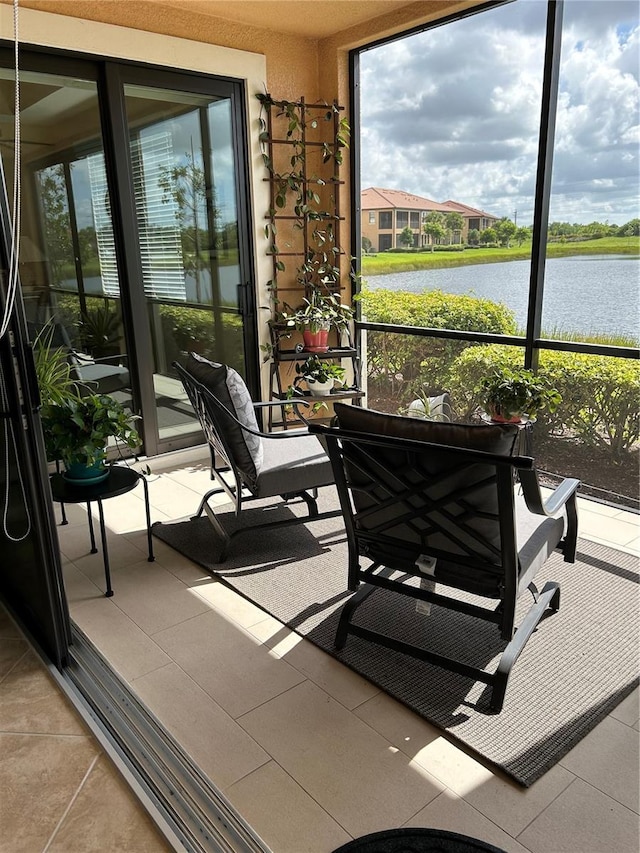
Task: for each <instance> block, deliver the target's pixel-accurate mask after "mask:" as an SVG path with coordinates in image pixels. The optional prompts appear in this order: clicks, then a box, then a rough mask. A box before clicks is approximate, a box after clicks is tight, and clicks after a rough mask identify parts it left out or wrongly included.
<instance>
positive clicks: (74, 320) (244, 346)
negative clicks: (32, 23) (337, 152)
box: [0, 51, 258, 455]
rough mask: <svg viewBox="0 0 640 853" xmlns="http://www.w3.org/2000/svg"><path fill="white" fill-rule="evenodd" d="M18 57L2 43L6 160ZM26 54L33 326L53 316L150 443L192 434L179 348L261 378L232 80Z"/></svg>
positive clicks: (24, 228) (0, 134)
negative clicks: (180, 373)
mask: <svg viewBox="0 0 640 853" xmlns="http://www.w3.org/2000/svg"><path fill="white" fill-rule="evenodd" d="M12 59H13V57H12V56H11V55H10V54H9V52H6V53H5V52H3V51H0V103H2V104H3V105H4V109H3V112H4V113H5V122H4V124H3V125H0V155H1V156H2V161H3V165H4V169H5V173H6V174H7V175H11V174H12V172H13V158H14V146H13V134H12V131H13V125H12V120H11V121H10V119H11V111H12V107H13V95H14V72H13V69H12V68H11V64H12ZM21 62H22V65H23V69H22V70H21V75H20V91H21V130H22V132H21V137H22V138H21V160H22V164H21V165H22V168H21V178H22V180H21V189H22V224H21V229H20V233H21V251H20V262H21V266H20V273H21V283H22V289H23V294H24V299H25V306H26V315H27V320H28V324H29V333H30V337H31V338H32V339H33V338H34V337H35V336H36V335H37V334H38V331H39V330H40V329H42V327H43V325H44V324H46V323H50V324H52V328H53V329H54V342H55V343H56V344H58V345H60V346H64V347H66V348H67V349H68V350H69V351H70V352H75V353H79V357H80V359H81V360H82V362H81V363H82V364H91V365H92V368H93V369H92V375H95V374H96V369H95V368H94V365H97V366H98V371H97V372H98V373H99V375H100V380H99V382H97V383H95V384H94V385H93V386H92V387H91V390H93V391H98V392H103V393H109V394H112V395H113V396H114V397H116V398H117V399H118V400H119V401H120V402H122V403H123V404H124V405H125V406H127V407H128V408H130V409H131V410H132V411H134V412H135V413H137V414H139V415H141V420H140V422H139V431H140V433H141V435H142V437H143V443H144V446H143V452H144V453H145V454H147V455H156V454H158V453H160V452H163V451H167V450H172V449H176V448H179V447H185V446H189V445H190V444H195V443H199V442H200V441H201V440H202V439H201V434H200V432H199V428H198V425H197V422H196V420H195V418H194V415H193V411H192V409H191V406H190V404H189V403H188V401H187V399H186V396H185V394H184V392H183V390H182V386H181V383H180V381H179V380H178V377H177V375H176V373H175V371H174V369H173V367H172V364H173V363H174V362H175V361H178V362H182V361H184V360H185V359H186V357H187V354H188V353H189V352H190V351H196V352H198V353H201V354H202V355H204V356H206V357H208V358H210V359H213V360H216V361H220V362H224V363H227V364H231V365H233V367H235V368H236V369H237V370H238V371H239V372H240V373H241V374H242V375H244V376H245V377H246V378H247V381H248V384H249V386H250V387H251V388H252V390H253V391H254V392H256V391H257V390H258V389H257V387H256V386H257V370H258V368H257V348H256V344H255V334H256V333H255V328H254V326H253V310H252V304H253V287H252V274H251V265H250V262H249V258H250V250H251V247H250V240H249V236H248V235H249V231H250V229H249V224H248V204H247V203H246V200H247V168H246V154H245V150H246V144H245V128H244V113H243V104H244V100H243V89H242V85H241V84H240V83H238V82H236V81H230V80H223V79H218V78H205V77H203V76H202V75H190V74H185V73H182V72H172V71H165V70H161V69H149V68H137V67H134V66H132V65H129V64H127V65H120V64H119V63H112V62H109V63H101V62H97V61H96V62H92V61H89V60H86V61H85V60H76V59H68V60H66V59H64V60H63V59H60V58H58V59H56V60H53V59H52V58H47V57H44V56H42V55H39V56H38V55H35V54H34V55H30V54H29V53H28V52H27V51H25V52H24V53H23V54H22V56H21ZM2 63H4V67H1V65H2ZM54 66H55V73H53V68H54ZM10 131H11V132H10ZM247 353H248V354H249V355H248V356H247ZM74 358H75V355H74ZM254 362H255V364H254Z"/></svg>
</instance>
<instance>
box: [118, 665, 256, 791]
mask: <svg viewBox="0 0 640 853" xmlns="http://www.w3.org/2000/svg"><path fill="white" fill-rule="evenodd" d="M132 687H133V689H134V690H135V692H136V694H137V695H138V696H139V697H140V699H142V701H143V702H144V703H145V705H146V706H147V708H149V710H150V711H151V712H152V713H153V714H154V715H155V716H156V717H157V718H158V719H159V720H160V722H161V723H162V724H163V725H164V726H165V727H166V728H167V730H168V731H169V733H170V734H171V735H173V737H174V738H175V739H176V741H177V742H178V743H179V744H180V746H181V747H182V748H183V749H184V750H185V751H186V752H187V753H188V754H189V755H190V756H191V758H192V759H193V760H194V761H195V762H196V763H197V765H198V767H200V768H201V770H202V771H203V772H204V773H206V774H207V776H208V777H209V779H211V781H212V782H213V783H214V785H216V786H217V787H218V788H226V787H228V786H229V785H231V784H233V783H234V782H236V781H237V780H238V779H241V778H242V777H243V776H246V774H247V773H251V772H252V771H253V770H255V769H256V768H257V767H260V766H261V765H262V764H265V763H266V762H267V761H269V756H268V755H267V753H266V752H265V751H264V750H263V749H262V748H261V747H259V746H258V744H257V743H256V742H255V741H254V740H253V738H252V737H250V736H249V735H248V734H247V733H246V732H245V730H244V729H242V728H241V727H240V726H239V725H238V724H237V723H236V722H235V721H234V720H233V719H232V718H231V717H230V716H229V715H228V714H227V713H225V712H224V711H223V710H222V708H221V707H220V706H219V705H218V704H216V703H215V702H214V701H213V699H212V698H211V697H210V696H209V695H208V694H207V693H205V692H204V690H202V689H201V688H200V687H198V685H197V684H195V682H193V681H192V680H191V679H190V678H189V676H188V675H186V674H185V673H184V672H183V671H182V670H181V669H180V668H179V667H178V666H177V665H176V664H174V663H171V664H169V665H168V666H163V667H162V668H161V669H157V670H155V671H154V672H151V673H149V674H148V675H144V676H142V678H138V679H136V680H135V681H134V682H133V683H132Z"/></svg>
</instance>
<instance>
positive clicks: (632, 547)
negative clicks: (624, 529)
mask: <svg viewBox="0 0 640 853" xmlns="http://www.w3.org/2000/svg"><path fill="white" fill-rule="evenodd" d="M625 549H626V550H627V551H630V552H631V553H632V554H637V555H638V556H640V536H636V538H635V539H632V540H631V542H627V544H626V545H625Z"/></svg>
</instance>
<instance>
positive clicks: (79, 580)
mask: <svg viewBox="0 0 640 853" xmlns="http://www.w3.org/2000/svg"><path fill="white" fill-rule="evenodd" d="M62 578H63V581H64V588H65V592H66V593H67V601H69V602H73V603H74V604H79V603H80V602H82V601H91V600H93V599H95V598H103V597H104V592H105V587H104V583H103V584H102V588H100V587H99V586H97V585H96V584H95V583H94V582H93V581H92V580H89V578H88V577H87V576H86V575H85V574H84V572H81V571H80V569H79V568H78V567H77V566H76V564H75V563H72V562H71V561H69V562H66V563H63V565H62Z"/></svg>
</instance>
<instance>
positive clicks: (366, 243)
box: [362, 237, 373, 254]
mask: <svg viewBox="0 0 640 853" xmlns="http://www.w3.org/2000/svg"><path fill="white" fill-rule="evenodd" d="M372 248H373V243H372V242H371V240H370V239H369V238H368V237H363V238H362V251H363V252H366V253H367V254H369V252H370V251H371V249H372Z"/></svg>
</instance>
